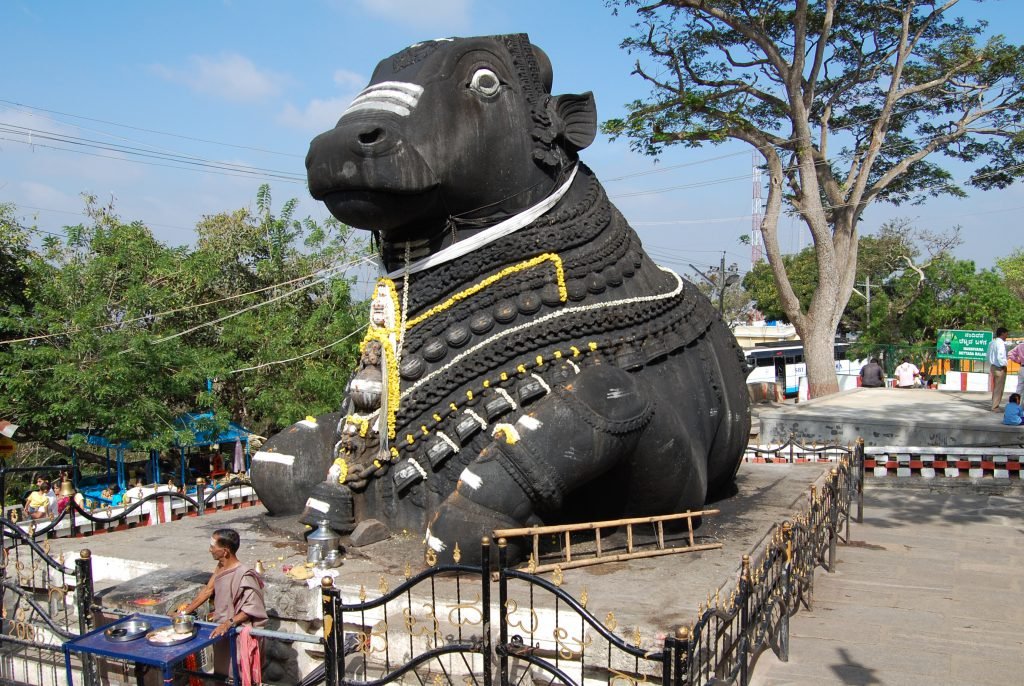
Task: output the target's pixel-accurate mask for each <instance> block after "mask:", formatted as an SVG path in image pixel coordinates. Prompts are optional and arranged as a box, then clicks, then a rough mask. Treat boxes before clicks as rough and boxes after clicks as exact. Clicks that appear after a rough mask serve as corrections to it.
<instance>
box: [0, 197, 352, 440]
mask: <svg viewBox="0 0 1024 686" xmlns="http://www.w3.org/2000/svg"><path fill="white" fill-rule="evenodd" d="M259 197H260V200H259V205H260V207H259V210H258V214H257V215H253V214H252V213H251V212H250V211H249V210H244V209H243V210H238V211H235V212H228V213H223V214H219V215H213V216H209V217H204V218H203V220H202V221H201V222H200V223H199V226H198V232H199V241H198V244H197V246H196V247H195V248H194V249H189V248H171V247H168V246H167V245H165V244H163V243H161V242H160V241H157V240H156V239H155V238H154V237H153V235H152V234H151V232H150V231H149V230H148V229H147V228H146V227H145V226H144V225H143V224H141V223H138V222H134V223H125V222H123V221H122V220H121V219H120V218H118V217H117V215H116V214H115V213H114V212H113V208H111V207H109V206H108V207H104V206H100V205H98V204H97V203H96V201H95V198H87V199H86V211H87V214H88V216H89V221H88V222H86V223H83V224H81V225H77V226H71V227H65V232H66V237H63V238H62V237H57V236H47V237H46V239H45V240H44V241H43V246H42V249H40V250H39V251H38V252H33V251H26V252H25V253H24V254H23V255H21V256H20V257H19V259H18V260H17V268H18V271H19V272H20V273H22V274H23V275H24V288H23V289H22V291H21V296H22V302H20V303H19V302H17V301H15V302H14V303H13V304H12V306H11V307H9V308H7V309H5V310H4V311H3V312H2V313H0V331H5V332H8V333H10V334H12V335H10V336H5V338H4V340H3V342H0V365H2V366H3V369H4V372H5V373H4V374H3V375H2V376H0V403H2V404H0V416H3V417H4V418H7V419H11V420H12V421H15V422H16V423H18V424H20V425H21V427H22V428H21V430H20V431H19V435H22V436H24V437H25V438H27V439H29V440H37V441H40V442H44V443H46V445H48V446H50V447H51V448H53V449H54V450H58V451H66V446H65V445H64V444H63V443H61V441H63V440H64V439H65V438H66V437H67V436H68V434H69V432H72V431H74V430H76V429H83V428H87V429H96V430H102V431H104V432H105V433H106V435H107V436H109V437H110V438H113V439H129V440H131V441H132V442H133V444H134V445H135V446H136V447H137V448H139V449H147V448H158V449H160V448H166V447H168V446H170V445H171V444H173V442H174V441H175V440H176V439H178V440H190V439H191V436H187V435H186V436H181V435H179V434H178V433H176V431H175V429H174V426H173V419H174V417H175V416H177V415H178V414H180V413H181V412H183V411H186V410H196V409H200V410H205V409H209V410H216V411H217V416H218V424H220V425H223V424H226V423H227V420H228V419H240V420H242V421H243V422H244V423H245V424H246V425H247V426H248V427H249V428H251V429H253V430H255V431H257V432H261V433H268V432H270V431H274V430H277V429H279V428H283V427H284V426H287V425H289V424H291V423H293V422H295V421H297V420H299V419H301V418H302V417H304V416H306V415H307V414H314V415H315V414H321V413H323V412H326V411H329V410H331V409H335V408H337V405H338V403H339V401H340V399H341V397H342V393H343V390H344V385H345V382H346V381H347V378H348V374H349V371H350V369H351V368H352V366H353V364H354V362H355V358H356V355H357V347H358V340H359V339H358V336H356V335H355V334H356V333H357V332H358V330H359V329H360V327H361V326H362V324H363V318H364V316H365V315H364V308H362V307H357V306H353V304H352V302H351V295H350V288H351V282H352V279H351V277H346V276H345V275H344V273H343V272H340V271H336V270H334V269H333V268H334V267H339V268H340V267H344V266H345V264H346V263H347V262H349V261H351V259H350V258H352V257H353V256H356V255H357V254H358V253H360V252H362V251H364V250H365V244H364V243H363V242H361V241H357V240H354V237H353V232H352V231H351V230H350V229H348V227H345V226H343V225H341V224H340V223H338V222H335V221H333V220H330V221H328V222H325V223H324V224H318V223H317V222H314V221H312V220H310V219H306V220H303V221H299V220H296V219H294V218H293V217H292V216H291V215H292V212H293V210H294V203H291V202H289V203H286V204H285V206H284V210H283V211H282V212H281V213H279V214H278V215H275V214H274V213H273V212H272V210H271V199H270V193H269V189H268V188H261V189H260V195H259ZM17 339H27V340H17ZM208 380H211V381H212V382H213V383H212V386H213V388H212V390H211V391H208V390H207V382H208Z"/></svg>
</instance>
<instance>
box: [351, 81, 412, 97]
mask: <svg viewBox="0 0 1024 686" xmlns="http://www.w3.org/2000/svg"><path fill="white" fill-rule="evenodd" d="M375 90H396V91H404V92H406V93H408V94H409V95H411V96H413V97H415V98H419V97H420V96H421V95H422V94H423V86H421V85H419V84H418V83H410V82H408V81H381V82H380V83H375V84H373V85H370V86H367V87H366V88H364V89H363V93H369V92H371V91H375ZM363 93H360V95H362V94H363Z"/></svg>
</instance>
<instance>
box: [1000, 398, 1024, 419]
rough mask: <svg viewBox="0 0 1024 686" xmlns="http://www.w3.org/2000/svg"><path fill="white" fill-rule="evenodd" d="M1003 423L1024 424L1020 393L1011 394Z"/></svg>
mask: <svg viewBox="0 0 1024 686" xmlns="http://www.w3.org/2000/svg"><path fill="white" fill-rule="evenodd" d="M1003 424H1009V425H1011V426H1017V425H1019V424H1024V410H1021V408H1020V393H1011V394H1010V402H1008V403H1006V411H1005V412H1003Z"/></svg>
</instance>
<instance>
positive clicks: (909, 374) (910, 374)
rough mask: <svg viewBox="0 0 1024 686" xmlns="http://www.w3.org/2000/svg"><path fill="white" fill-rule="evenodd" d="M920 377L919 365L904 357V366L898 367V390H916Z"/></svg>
mask: <svg viewBox="0 0 1024 686" xmlns="http://www.w3.org/2000/svg"><path fill="white" fill-rule="evenodd" d="M920 377H921V370H920V369H918V368H917V365H915V364H914V363H913V362H911V361H910V358H909V357H904V358H903V364H901V365H900V366H899V367H896V386H897V388H914V387H916V386H917V380H918V379H919V378H920Z"/></svg>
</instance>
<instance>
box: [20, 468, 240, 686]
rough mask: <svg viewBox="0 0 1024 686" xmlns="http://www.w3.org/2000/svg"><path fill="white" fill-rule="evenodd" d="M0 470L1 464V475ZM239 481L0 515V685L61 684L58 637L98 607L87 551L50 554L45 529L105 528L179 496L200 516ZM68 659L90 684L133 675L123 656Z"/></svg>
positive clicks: (87, 622)
mask: <svg viewBox="0 0 1024 686" xmlns="http://www.w3.org/2000/svg"><path fill="white" fill-rule="evenodd" d="M62 467H63V466H61V465H58V466H56V467H52V468H50V469H52V470H60V469H61V468H62ZM32 469H33V470H34V471H45V468H43V469H40V468H32ZM3 471H4V470H3V469H0V483H2V474H3ZM246 485H248V482H247V481H245V480H241V479H233V480H231V481H228V482H226V483H222V484H220V485H218V486H216V487H214V488H207V487H206V485H205V483H199V484H198V489H197V491H196V494H195V496H194V497H193V496H191V495H186V494H182V493H176V492H159V493H152V494H150V495H148V496H145V497H143V498H140V499H139V500H137V501H134V502H132V503H130V504H128V505H125V506H124V507H123V508H119V509H118V510H117V511H116V512H115V511H112V510H110V509H109V508H106V509H103V510H94V511H89V510H86V509H83V508H82V507H80V506H79V505H78V504H77V503H75V502H73V501H72V502H69V503H68V505H67V507H66V508H65V509H64V510H63V511H61V512H60V513H59V514H58V515H57V516H56V517H54V518H52V519H45V520H38V521H33V520H28V521H20V522H18V521H12V520H11V519H9V518H7V517H0V551H2V553H0V554H2V559H0V608H2V611H0V685H3V686H6V685H7V684H12V685H19V686H20V685H24V684H33V685H43V684H63V683H64V682H65V676H64V652H63V648H62V645H63V643H64V642H65V641H68V640H71V639H74V638H75V637H76V636H79V635H81V634H83V633H86V632H88V631H90V630H91V629H92V628H93V611H94V610H95V609H97V608H95V607H94V604H93V577H92V559H91V556H90V554H89V551H88V550H83V551H82V553H81V556H80V557H79V558H78V559H75V560H73V561H72V562H70V563H69V562H68V561H66V560H65V559H64V556H63V554H61V555H58V556H56V557H54V556H53V555H51V554H50V539H51V537H53V536H56V535H58V534H68V535H74V534H75V532H77V531H80V530H81V528H82V527H81V524H82V523H83V522H92V523H94V524H96V525H102V526H103V527H111V528H117V527H119V526H125V525H127V524H128V523H129V522H138V521H139V520H140V519H141V518H142V517H143V516H152V514H147V513H151V512H152V510H153V508H154V506H159V505H161V504H163V503H165V502H167V501H168V500H169V501H170V502H172V503H184V504H185V505H186V508H187V509H189V510H190V511H191V512H193V513H194V514H196V515H198V516H202V515H203V514H204V513H205V512H206V511H207V509H208V508H209V506H210V504H211V503H212V502H214V501H215V500H216V499H217V498H218V496H219V495H220V494H222V493H223V492H225V491H227V490H229V489H232V488H237V487H241V486H246ZM2 491H3V486H2V485H0V492H2ZM74 659H75V663H74V668H75V671H78V672H79V673H81V675H82V681H81V682H76V683H84V684H85V685H86V686H94V685H96V684H99V683H101V681H105V680H106V679H107V678H110V677H113V676H114V675H118V676H119V678H120V679H121V681H124V682H127V681H129V680H131V679H134V671H133V669H132V667H131V666H130V665H128V664H126V663H123V664H114V663H112V661H109V660H105V661H104V666H103V669H102V670H98V669H97V665H96V663H95V661H94V660H93V659H92V658H91V657H88V656H86V657H84V658H79V657H77V656H76V657H75V658H74ZM101 671H102V672H103V673H102V674H101V673H100V672H101Z"/></svg>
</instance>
